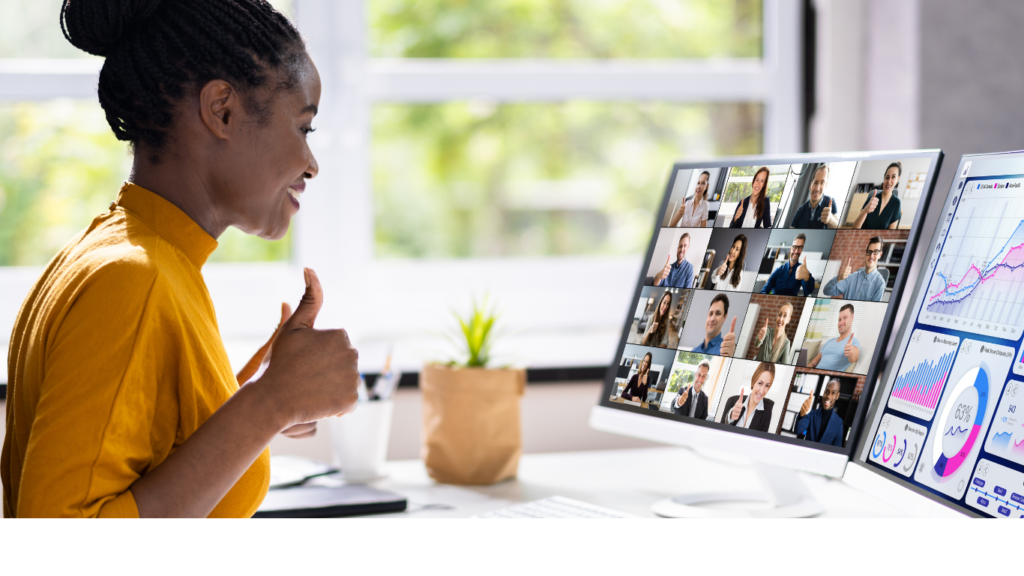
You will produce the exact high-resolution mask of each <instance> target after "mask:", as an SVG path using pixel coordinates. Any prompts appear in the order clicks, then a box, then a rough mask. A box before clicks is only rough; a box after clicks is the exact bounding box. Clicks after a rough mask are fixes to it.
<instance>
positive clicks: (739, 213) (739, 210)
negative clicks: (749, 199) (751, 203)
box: [732, 200, 743, 222]
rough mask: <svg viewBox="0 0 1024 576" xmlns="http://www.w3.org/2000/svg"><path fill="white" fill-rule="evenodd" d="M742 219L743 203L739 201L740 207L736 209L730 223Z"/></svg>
mask: <svg viewBox="0 0 1024 576" xmlns="http://www.w3.org/2000/svg"><path fill="white" fill-rule="evenodd" d="M742 217H743V201H742V200H740V205H739V206H738V207H737V208H736V213H735V214H733V215H732V221H733V222H735V221H737V220H739V219H740V218H742Z"/></svg>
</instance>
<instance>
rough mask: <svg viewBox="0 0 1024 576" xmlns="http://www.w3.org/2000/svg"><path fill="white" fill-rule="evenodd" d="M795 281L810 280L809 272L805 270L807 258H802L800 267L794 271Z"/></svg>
mask: <svg viewBox="0 0 1024 576" xmlns="http://www.w3.org/2000/svg"><path fill="white" fill-rule="evenodd" d="M796 279H797V280H801V281H803V280H810V279H811V272H810V270H808V269H807V256H804V259H803V261H802V262H801V263H800V266H798V267H797V269H796Z"/></svg>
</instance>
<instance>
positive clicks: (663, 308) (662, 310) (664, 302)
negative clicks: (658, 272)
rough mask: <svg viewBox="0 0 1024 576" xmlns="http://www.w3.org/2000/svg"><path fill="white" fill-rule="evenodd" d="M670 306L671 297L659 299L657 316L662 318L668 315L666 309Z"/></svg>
mask: <svg viewBox="0 0 1024 576" xmlns="http://www.w3.org/2000/svg"><path fill="white" fill-rule="evenodd" d="M671 305H672V297H671V296H669V297H665V296H662V297H661V306H658V316H659V317H660V316H664V315H665V314H668V308H669V306H671Z"/></svg>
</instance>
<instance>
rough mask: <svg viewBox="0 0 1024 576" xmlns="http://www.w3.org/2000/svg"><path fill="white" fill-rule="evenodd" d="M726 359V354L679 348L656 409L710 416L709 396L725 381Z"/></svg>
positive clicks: (727, 366) (728, 361)
mask: <svg viewBox="0 0 1024 576" xmlns="http://www.w3.org/2000/svg"><path fill="white" fill-rule="evenodd" d="M729 363H730V360H729V359H728V358H723V357H721V356H712V355H710V354H698V353H696V352H687V351H685V350H680V351H679V352H677V353H676V360H675V362H674V363H673V364H672V373H671V375H670V376H669V380H668V386H667V387H666V388H665V393H664V394H663V395H662V399H661V405H660V406H659V407H658V409H659V410H661V411H662V412H668V413H670V414H675V415H676V416H681V417H685V418H695V419H697V420H710V419H711V418H712V416H713V413H712V411H711V408H710V406H711V398H712V397H713V396H714V393H715V390H717V389H718V388H719V387H720V386H723V385H724V384H725V377H726V374H728V372H729Z"/></svg>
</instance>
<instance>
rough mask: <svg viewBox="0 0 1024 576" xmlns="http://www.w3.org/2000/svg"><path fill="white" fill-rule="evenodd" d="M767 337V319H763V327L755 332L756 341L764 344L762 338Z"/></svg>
mask: <svg viewBox="0 0 1024 576" xmlns="http://www.w3.org/2000/svg"><path fill="white" fill-rule="evenodd" d="M767 335H768V319H767V318H765V319H764V326H762V327H761V329H760V330H758V331H757V341H758V343H761V342H764V337H765V336H767Z"/></svg>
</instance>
